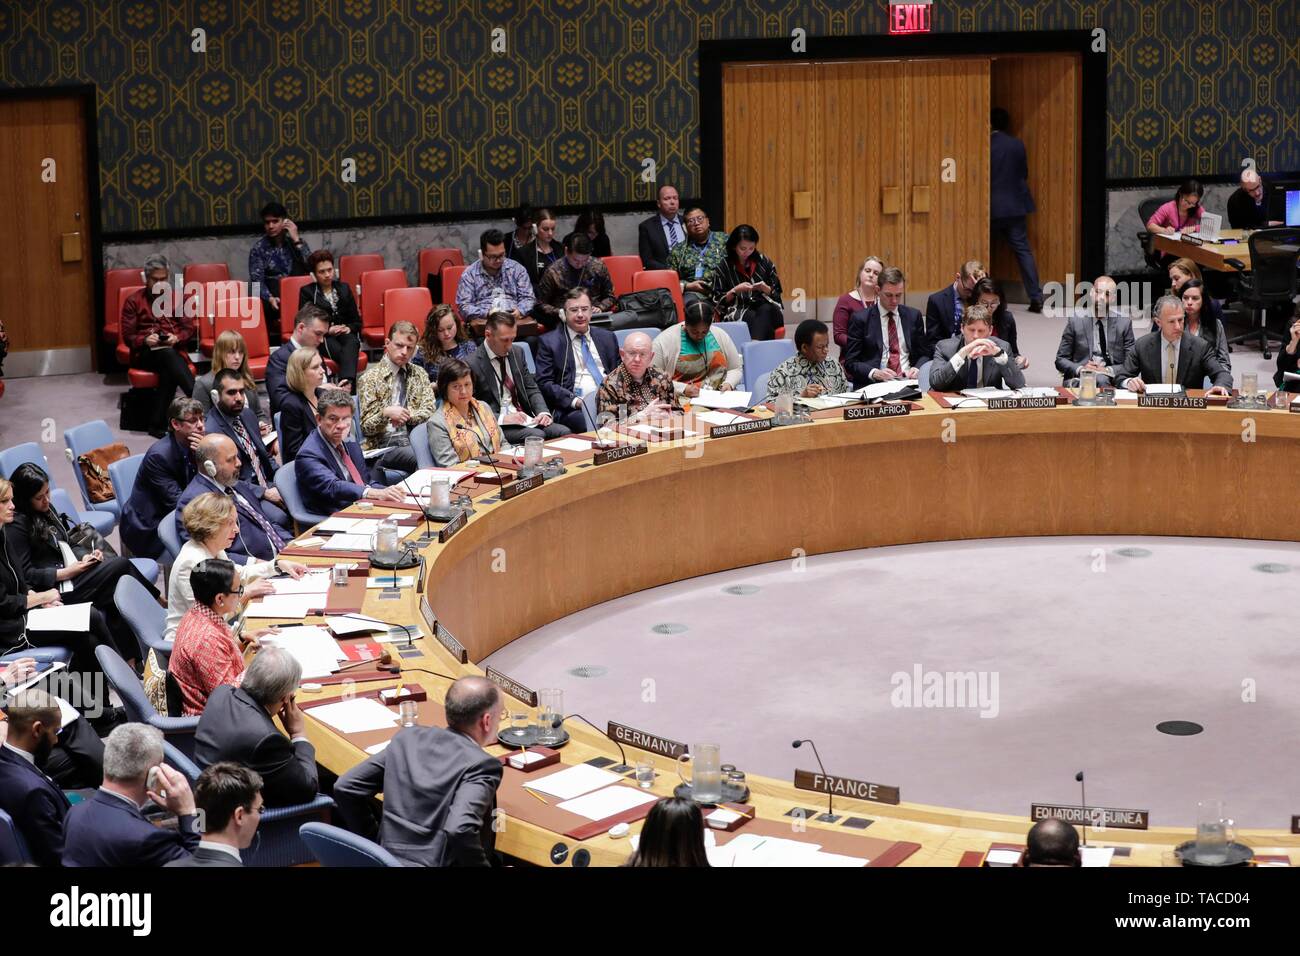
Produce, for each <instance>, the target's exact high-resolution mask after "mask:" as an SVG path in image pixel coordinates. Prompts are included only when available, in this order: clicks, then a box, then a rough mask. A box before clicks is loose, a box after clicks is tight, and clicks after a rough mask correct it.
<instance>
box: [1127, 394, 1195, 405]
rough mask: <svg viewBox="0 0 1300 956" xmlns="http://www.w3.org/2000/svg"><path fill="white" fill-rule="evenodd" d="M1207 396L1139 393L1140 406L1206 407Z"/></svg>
mask: <svg viewBox="0 0 1300 956" xmlns="http://www.w3.org/2000/svg"><path fill="white" fill-rule="evenodd" d="M1204 407H1205V398H1204V396H1202V397H1200V398H1192V396H1190V395H1139V396H1138V408H1204Z"/></svg>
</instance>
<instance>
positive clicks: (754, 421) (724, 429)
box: [709, 418, 774, 438]
mask: <svg viewBox="0 0 1300 956" xmlns="http://www.w3.org/2000/svg"><path fill="white" fill-rule="evenodd" d="M773 421H774V419H771V418H751V419H750V420H749V421H747V422H736V423H735V424H733V425H715V426H714V427H713V428H711V429H710V430H709V437H710V438H730V437H732V436H733V435H748V434H750V433H751V432H765V431H768V430H770V429H771V428H772V423H773Z"/></svg>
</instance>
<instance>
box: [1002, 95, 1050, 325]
mask: <svg viewBox="0 0 1300 956" xmlns="http://www.w3.org/2000/svg"><path fill="white" fill-rule="evenodd" d="M990 125H991V126H992V127H993V133H992V138H991V140H990V144H989V227H990V228H991V229H992V232H993V235H994V236H1001V237H1002V238H1004V239H1005V240H1006V241H1007V244H1008V245H1010V246H1011V251H1012V252H1014V253H1015V254H1016V262H1017V264H1018V265H1019V266H1020V277H1021V279H1022V280H1023V281H1024V283H1025V294H1026V295H1028V296H1029V311H1030V312H1042V311H1043V287H1042V286H1041V285H1040V284H1039V282H1038V266H1037V264H1036V263H1035V262H1034V251H1033V250H1032V249H1030V248H1029V232H1028V230H1027V228H1026V226H1025V217H1026V216H1028V215H1029V214H1030V213H1031V212H1033V211H1034V210H1035V209H1037V207H1036V206H1035V205H1034V197H1033V194H1032V193H1031V192H1030V191H1029V160H1028V158H1027V156H1026V154H1025V144H1024V142H1023V141H1022V140H1019V139H1017V138H1016V137H1014V136H1012V135H1011V134H1010V133H1009V132H1007V130H1008V129H1009V128H1010V126H1011V115H1010V114H1009V113H1007V111H1006V110H1004V109H1002V108H1001V107H994V109H993V112H992V114H991V120H990Z"/></svg>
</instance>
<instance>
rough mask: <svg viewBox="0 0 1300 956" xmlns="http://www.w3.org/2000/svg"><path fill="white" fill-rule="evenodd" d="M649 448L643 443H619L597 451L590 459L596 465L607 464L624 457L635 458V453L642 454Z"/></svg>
mask: <svg viewBox="0 0 1300 956" xmlns="http://www.w3.org/2000/svg"><path fill="white" fill-rule="evenodd" d="M649 450H650V449H649V448H648V447H647V446H646V445H644V444H639V443H638V444H636V445H619V446H618V447H617V448H611V449H610V450H609V451H598V452H596V457H595V458H593V459H592V461H593V462H594V463H595V464H597V465H608V464H609V463H610V462H615V461H622V460H623V459H624V458H635V457H636V456H637V455H644V454H645V453H646V452H647V451H649Z"/></svg>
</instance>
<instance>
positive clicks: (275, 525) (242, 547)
mask: <svg viewBox="0 0 1300 956" xmlns="http://www.w3.org/2000/svg"><path fill="white" fill-rule="evenodd" d="M194 459H195V461H196V462H197V464H198V468H199V473H198V474H197V475H195V476H194V480H193V481H191V482H190V483H189V484H188V485H186V486H185V491H184V492H182V493H181V497H180V500H179V501H177V502H176V530H177V534H178V535H179V536H180V539H181V541H187V540H189V536H190V535H189V532H188V531H186V530H185V523H184V522H183V521H181V512H182V511H184V510H185V506H186V505H187V504H189V503H190V502H191V501H193V500H194V499H195V498H197V497H198V496H199V495H201V494H203V493H204V492H207V491H211V492H214V493H216V494H219V495H226V496H227V497H229V498H230V499H231V500H232V501H233V502H234V503H235V510H236V511H238V512H239V534H237V535H236V536H235V541H234V543H233V544H232V545H231V546H230V547H229V548H227V549H226V554H227V556H229V558H230V560H232V561H234V562H235V563H236V564H247V563H248V560H249V559H250V558H257V559H259V560H262V561H270V560H272V559H273V558H274V557H275V556H276V555H277V554H279V553H280V549H281V548H282V547H284V545H285V544H286V543H287V542H288V541H289V540H290V539H291V538H292V537H293V519H292V518H290V517H289V515H288V513H287V512H286V511H284V510H283V509H282V508H281V504H282V503H283V499H282V498H281V497H280V490H279V489H278V488H262V487H259V486H258V485H252V484H249V483H248V482H246V481H240V480H239V450H238V449H237V448H236V447H235V443H234V442H233V441H231V440H230V439H229V438H227V437H226V436H225V435H208V436H207V437H206V438H204V439H203V441H201V442H199V447H198V448H197V449H195V452H194Z"/></svg>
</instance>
